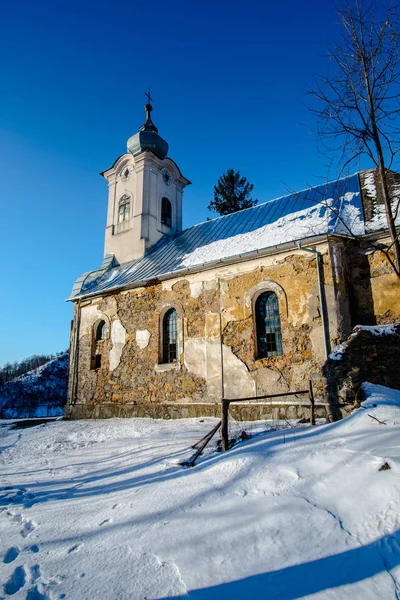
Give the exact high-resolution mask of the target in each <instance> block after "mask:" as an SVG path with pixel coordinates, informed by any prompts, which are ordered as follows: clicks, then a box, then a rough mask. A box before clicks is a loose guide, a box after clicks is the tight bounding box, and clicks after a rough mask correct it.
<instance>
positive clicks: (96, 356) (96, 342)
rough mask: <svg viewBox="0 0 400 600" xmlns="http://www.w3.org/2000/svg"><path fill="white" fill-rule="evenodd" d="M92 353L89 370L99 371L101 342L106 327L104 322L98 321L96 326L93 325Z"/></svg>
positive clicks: (104, 336) (104, 337) (103, 338)
mask: <svg viewBox="0 0 400 600" xmlns="http://www.w3.org/2000/svg"><path fill="white" fill-rule="evenodd" d="M93 334H94V335H93V353H92V360H91V363H90V368H91V369H100V367H101V351H100V348H101V342H102V340H105V339H106V335H107V325H106V322H105V321H99V323H97V325H95V328H94V332H93Z"/></svg>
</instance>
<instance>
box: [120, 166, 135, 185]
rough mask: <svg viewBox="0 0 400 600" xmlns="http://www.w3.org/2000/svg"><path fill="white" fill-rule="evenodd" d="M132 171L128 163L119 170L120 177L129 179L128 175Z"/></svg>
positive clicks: (125, 179)
mask: <svg viewBox="0 0 400 600" xmlns="http://www.w3.org/2000/svg"><path fill="white" fill-rule="evenodd" d="M132 172H133V166H132V165H128V166H127V167H124V168H123V169H122V171H121V178H122V179H123V180H124V181H127V180H128V179H129V177H130V176H131V175H132Z"/></svg>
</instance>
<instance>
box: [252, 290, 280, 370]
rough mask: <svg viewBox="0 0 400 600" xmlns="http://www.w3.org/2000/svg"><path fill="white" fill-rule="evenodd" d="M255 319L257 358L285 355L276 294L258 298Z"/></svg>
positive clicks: (262, 295) (265, 294)
mask: <svg viewBox="0 0 400 600" xmlns="http://www.w3.org/2000/svg"><path fill="white" fill-rule="evenodd" d="M255 317H256V335H257V358H264V357H266V356H279V355H280V354H283V350H282V330H281V320H280V317H279V303H278V297H277V295H276V294H275V292H263V293H262V294H260V295H259V296H258V298H257V300H256V303H255Z"/></svg>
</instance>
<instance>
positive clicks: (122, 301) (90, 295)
mask: <svg viewBox="0 0 400 600" xmlns="http://www.w3.org/2000/svg"><path fill="white" fill-rule="evenodd" d="M145 110H146V120H145V123H144V124H143V125H142V126H141V127H140V129H139V131H138V133H136V134H135V135H133V136H132V137H130V138H129V139H128V142H127V151H126V153H125V154H122V156H120V157H119V158H118V159H117V160H116V161H115V163H114V164H113V165H112V167H110V168H109V169H107V170H106V171H104V172H103V173H102V176H103V177H104V179H105V180H106V181H107V183H108V210H107V223H106V228H105V243H104V259H103V262H102V263H101V265H100V267H99V268H97V269H96V270H92V271H88V272H86V273H84V274H83V275H81V276H80V277H78V279H77V280H76V282H75V284H74V286H73V289H72V292H71V295H70V298H69V300H70V301H72V302H73V304H74V320H73V326H72V329H71V347H70V374H69V392H68V404H67V406H66V409H65V413H66V416H67V417H68V418H89V417H95V418H105V417H110V416H126V417H128V416H151V417H166V418H168V417H187V416H207V415H219V410H220V408H219V407H220V401H221V398H222V397H225V398H242V397H249V396H261V395H264V394H277V393H282V392H286V391H295V390H299V389H304V385H305V382H306V381H308V380H309V379H311V380H312V381H313V385H314V390H315V393H316V396H317V399H318V400H319V402H320V403H321V407H323V409H324V410H325V405H324V403H325V402H326V401H327V398H326V382H325V381H324V375H323V365H324V363H325V362H326V360H327V357H328V356H329V354H330V353H331V352H332V350H333V348H334V347H335V346H336V345H337V344H338V343H340V342H342V341H343V340H344V339H346V338H347V337H348V336H349V334H350V332H351V331H352V328H353V326H354V325H356V324H367V325H374V324H384V323H393V322H397V323H398V322H399V321H400V294H399V279H398V277H397V276H396V274H395V273H394V271H393V268H392V266H391V265H390V261H389V260H388V259H387V256H386V255H385V253H384V252H382V251H381V250H379V248H384V247H386V246H387V244H388V240H389V235H388V231H387V226H386V221H385V211H384V206H383V202H382V199H381V193H380V181H379V176H378V173H377V171H374V170H370V171H363V172H359V173H356V174H354V175H351V176H348V177H344V178H342V179H339V180H337V181H333V182H328V183H326V184H323V185H319V186H317V187H313V188H310V189H307V190H303V191H301V192H297V193H292V194H290V195H287V196H284V197H281V198H277V199H275V200H271V201H269V202H266V203H264V204H259V205H257V206H255V207H253V208H248V209H245V210H242V211H239V212H236V213H233V214H230V215H227V216H223V217H219V218H216V219H213V220H209V221H206V222H204V223H200V224H198V225H194V226H193V227H189V228H188V229H185V230H182V211H183V202H182V198H183V192H184V189H185V188H186V186H188V185H189V184H190V181H189V180H188V179H186V177H185V176H184V175H183V174H182V173H181V171H180V169H179V166H178V165H177V164H176V163H175V162H174V161H173V160H172V159H171V158H169V157H168V156H167V155H168V144H167V142H166V141H165V140H164V139H163V138H162V137H161V136H160V135H159V133H158V129H157V127H156V126H155V125H154V123H153V121H152V118H151V111H152V106H151V105H150V104H147V105H146V106H145ZM391 191H392V196H393V202H394V203H397V205H398V203H399V197H400V176H399V175H398V174H397V173H392V174H391ZM398 212H400V211H398ZM397 219H398V221H399V222H398V223H397V224H398V225H400V216H398V217H397ZM385 245H386V246H385ZM99 262H100V261H99ZM253 407H254V405H253ZM237 410H238V414H239V413H240V409H239V408H238V409H237ZM243 410H245V409H243ZM246 410H247V412H246V413H244V412H242V413H240V414H241V415H242V416H245V417H246V418H248V417H249V412H248V410H249V407H248V405H247V407H246ZM252 410H253V416H254V414H255V413H254V410H255V408H253V409H252ZM257 410H258V413H257V415H256V416H262V415H263V414H264V413H262V410H261V408H259V409H257ZM256 412H257V411H256ZM285 414H287V416H289V417H291V416H299V415H300V413H296V414H292V413H290V411H289V409H288V412H287V413H285Z"/></svg>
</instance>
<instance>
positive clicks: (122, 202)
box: [101, 93, 190, 264]
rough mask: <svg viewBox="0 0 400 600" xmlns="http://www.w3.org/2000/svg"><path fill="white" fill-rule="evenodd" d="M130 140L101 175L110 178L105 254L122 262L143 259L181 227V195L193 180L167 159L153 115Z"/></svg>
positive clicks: (147, 105)
mask: <svg viewBox="0 0 400 600" xmlns="http://www.w3.org/2000/svg"><path fill="white" fill-rule="evenodd" d="M146 96H147V97H148V102H147V104H146V106H145V107H144V108H145V111H146V120H145V122H144V123H143V125H142V126H141V127H140V129H139V131H138V132H137V133H136V134H135V135H133V136H132V137H130V138H129V139H128V143H127V152H126V154H123V155H122V156H120V157H119V158H118V159H117V160H116V161H115V163H114V164H113V166H112V167H111V168H110V169H108V170H107V171H104V172H103V173H101V175H103V177H105V179H106V180H107V182H108V210H107V224H106V231H105V243H104V255H105V256H106V255H110V254H113V255H114V256H115V259H116V260H117V261H118V262H119V263H120V264H122V263H126V262H129V261H131V260H134V259H138V258H141V257H142V256H144V254H145V253H146V252H147V251H148V250H149V249H150V248H151V247H152V246H154V244H155V243H156V242H158V241H159V240H160V239H161V238H162V237H163V236H166V235H167V236H172V235H174V234H175V233H177V232H178V231H181V230H182V194H183V190H184V188H185V187H186V186H187V185H189V184H190V181H189V180H188V179H186V178H185V177H183V175H182V173H181V172H180V170H179V168H178V166H177V164H176V163H175V162H174V161H173V160H171V159H170V158H167V153H168V144H167V142H166V141H165V140H164V139H163V138H162V137H161V136H160V135H158V129H157V127H156V126H155V125H154V123H153V121H152V119H151V112H152V110H153V108H152V105H151V103H150V102H151V98H150V93H148V94H146Z"/></svg>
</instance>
